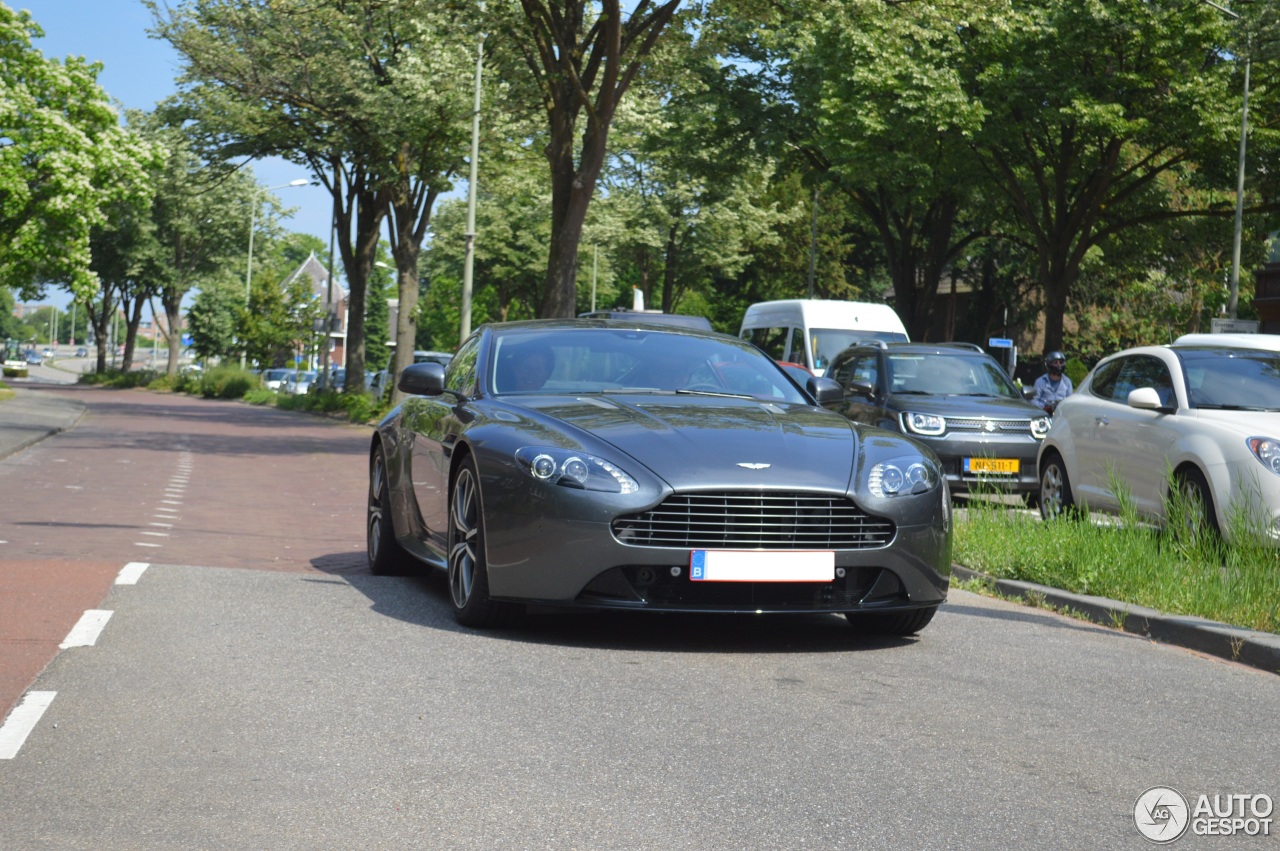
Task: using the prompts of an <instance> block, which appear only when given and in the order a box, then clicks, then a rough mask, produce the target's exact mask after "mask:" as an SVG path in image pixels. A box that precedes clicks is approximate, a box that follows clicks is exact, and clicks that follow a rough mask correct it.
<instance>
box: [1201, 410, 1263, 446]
mask: <svg viewBox="0 0 1280 851" xmlns="http://www.w3.org/2000/svg"><path fill="white" fill-rule="evenodd" d="M1195 417H1196V419H1198V420H1200V421H1201V422H1206V423H1213V424H1214V425H1215V426H1217V427H1218V428H1221V429H1224V430H1226V431H1233V432H1235V433H1237V434H1239V435H1240V436H1241V437H1273V438H1277V439H1280V422H1277V417H1276V412H1275V411H1220V410H1217V409H1215V408H1197V409H1196V411H1195Z"/></svg>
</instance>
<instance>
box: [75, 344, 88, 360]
mask: <svg viewBox="0 0 1280 851" xmlns="http://www.w3.org/2000/svg"><path fill="white" fill-rule="evenodd" d="M76 357H78V358H87V357H89V350H88V349H86V348H85V347H84V346H81V347H80V348H78V349H76Z"/></svg>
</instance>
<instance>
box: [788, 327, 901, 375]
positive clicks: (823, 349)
mask: <svg viewBox="0 0 1280 851" xmlns="http://www.w3.org/2000/svg"><path fill="white" fill-rule="evenodd" d="M809 339H810V342H811V345H810V351H809V357H810V358H811V359H812V360H813V368H814V369H826V368H827V364H829V363H831V359H832V358H834V357H835V356H836V355H838V354H840V353H841V352H843V351H844V350H845V349H847V348H849V347H850V346H852V345H853V344H854V343H857V342H859V341H862V340H883V341H884V342H886V343H905V342H907V335H906V334H902V333H899V332H896V331H850V330H849V329H847V328H813V329H810V331H809ZM792 348H793V349H794V345H793V347H792Z"/></svg>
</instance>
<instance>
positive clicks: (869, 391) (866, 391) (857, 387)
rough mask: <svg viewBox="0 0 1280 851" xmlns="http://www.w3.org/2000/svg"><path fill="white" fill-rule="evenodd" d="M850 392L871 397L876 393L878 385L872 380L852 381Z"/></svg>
mask: <svg viewBox="0 0 1280 851" xmlns="http://www.w3.org/2000/svg"><path fill="white" fill-rule="evenodd" d="M849 392H850V393H852V394H853V395H854V396H866V397H867V398H868V399H870V398H871V397H872V396H875V395H876V386H875V385H874V384H872V383H871V382H870V381H850V382H849Z"/></svg>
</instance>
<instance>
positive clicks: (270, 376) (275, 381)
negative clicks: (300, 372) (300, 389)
mask: <svg viewBox="0 0 1280 851" xmlns="http://www.w3.org/2000/svg"><path fill="white" fill-rule="evenodd" d="M296 373H297V370H296V369H286V368H281V367H273V368H271V369H264V370H263V371H262V386H264V387H266V388H267V389H268V390H279V389H280V388H281V385H283V384H284V382H285V381H286V380H288V378H289V376H291V375H294V374H296Z"/></svg>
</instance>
